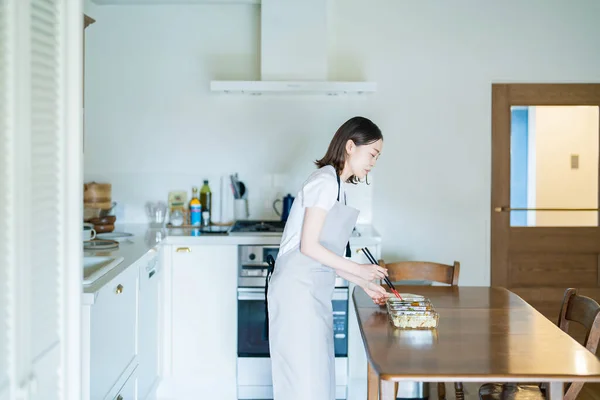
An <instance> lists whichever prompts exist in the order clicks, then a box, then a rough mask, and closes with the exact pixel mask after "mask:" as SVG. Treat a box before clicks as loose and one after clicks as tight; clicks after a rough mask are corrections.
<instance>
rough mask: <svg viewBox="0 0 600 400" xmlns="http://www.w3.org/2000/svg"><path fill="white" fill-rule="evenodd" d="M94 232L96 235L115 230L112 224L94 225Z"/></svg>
mask: <svg viewBox="0 0 600 400" xmlns="http://www.w3.org/2000/svg"><path fill="white" fill-rule="evenodd" d="M94 230H95V231H96V233H106V232H112V231H114V230H115V226H114V225H113V224H102V225H94Z"/></svg>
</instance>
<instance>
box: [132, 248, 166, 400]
mask: <svg viewBox="0 0 600 400" xmlns="http://www.w3.org/2000/svg"><path fill="white" fill-rule="evenodd" d="M139 273H140V295H139V329H138V332H139V334H138V338H139V341H138V346H139V354H138V368H137V377H138V398H139V399H140V400H145V399H151V398H153V393H154V390H155V389H156V387H155V386H156V385H157V384H158V379H159V376H158V363H159V358H158V356H159V313H158V310H159V304H160V299H159V296H160V292H159V280H160V277H161V263H160V258H159V255H158V254H155V255H154V256H153V257H152V258H151V259H150V260H149V261H147V262H145V263H142V264H140V266H139Z"/></svg>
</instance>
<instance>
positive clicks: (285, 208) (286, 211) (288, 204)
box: [273, 193, 294, 221]
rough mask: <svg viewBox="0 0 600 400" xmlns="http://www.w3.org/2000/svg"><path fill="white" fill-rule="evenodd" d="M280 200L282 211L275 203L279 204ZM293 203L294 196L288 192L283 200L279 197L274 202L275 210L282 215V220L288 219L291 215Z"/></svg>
mask: <svg viewBox="0 0 600 400" xmlns="http://www.w3.org/2000/svg"><path fill="white" fill-rule="evenodd" d="M280 201H281V202H282V207H281V212H279V211H278V210H277V208H276V207H275V204H277V203H278V202H280ZM293 203H294V196H292V195H291V194H289V193H288V195H287V196H285V197H284V198H283V200H281V199H277V200H275V201H274V202H273V210H275V213H276V214H277V215H279V216H281V220H282V221H287V219H288V217H289V216H290V210H291V209H292V204H293Z"/></svg>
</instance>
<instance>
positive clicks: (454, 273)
mask: <svg viewBox="0 0 600 400" xmlns="http://www.w3.org/2000/svg"><path fill="white" fill-rule="evenodd" d="M379 265H381V266H382V267H385V268H387V270H388V278H389V279H390V281H391V282H392V283H396V282H401V281H410V280H424V281H432V282H437V283H444V284H447V285H451V286H458V276H459V274H460V263H459V262H458V261H454V264H453V265H447V264H438V263H432V262H426V261H399V262H394V263H389V264H386V263H385V262H384V260H379ZM368 370H369V380H368V381H367V390H369V391H371V390H375V388H372V387H370V386H372V385H373V384H376V382H375V380H374V379H372V378H371V377H372V376H373V375H374V372H373V371H372V370H371V365H370V364H369V365H368ZM395 386H396V387H395V389H394V390H395V392H396V393H397V392H398V384H397V383H396V385H395ZM437 390H438V398H439V399H440V400H444V399H445V398H446V384H445V383H443V382H438V384H437ZM454 391H455V393H456V400H464V398H465V394H464V390H463V384H462V383H461V382H455V383H454Z"/></svg>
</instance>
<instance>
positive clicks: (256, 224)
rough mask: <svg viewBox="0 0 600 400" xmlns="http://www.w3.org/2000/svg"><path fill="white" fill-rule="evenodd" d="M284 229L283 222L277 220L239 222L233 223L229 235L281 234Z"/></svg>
mask: <svg viewBox="0 0 600 400" xmlns="http://www.w3.org/2000/svg"><path fill="white" fill-rule="evenodd" d="M284 227H285V221H279V220H272V221H270V220H264V221H262V220H239V221H235V223H234V224H233V226H232V227H231V229H230V230H229V234H236V233H237V234H240V233H250V234H269V233H270V234H281V233H283V228H284Z"/></svg>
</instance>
